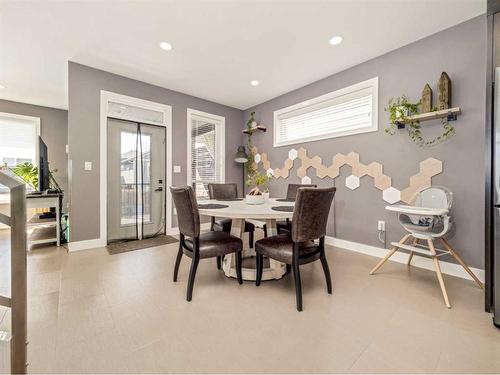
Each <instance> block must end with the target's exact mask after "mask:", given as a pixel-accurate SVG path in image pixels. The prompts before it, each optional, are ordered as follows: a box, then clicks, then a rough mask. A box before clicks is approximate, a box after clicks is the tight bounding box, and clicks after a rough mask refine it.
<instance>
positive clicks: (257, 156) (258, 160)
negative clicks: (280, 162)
mask: <svg viewBox="0 0 500 375" xmlns="http://www.w3.org/2000/svg"><path fill="white" fill-rule="evenodd" d="M253 160H254V161H255V162H256V163H257V164H259V163H260V154H255V156H254V157H253Z"/></svg>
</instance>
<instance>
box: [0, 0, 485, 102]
mask: <svg viewBox="0 0 500 375" xmlns="http://www.w3.org/2000/svg"><path fill="white" fill-rule="evenodd" d="M485 11H486V0H412V1H410V0H351V1H348V0H331V1H312V0H309V1H308V0H302V1H291V0H290V1H286V0H282V1H279V0H274V1H255V0H254V1H238V0H233V1H217V2H215V1H201V0H199V1H181V0H178V1H71V2H69V1H67V2H63V1H31V2H29V1H6V0H2V1H0V84H2V85H4V86H6V88H5V89H1V90H0V98H2V99H9V100H15V101H20V102H26V103H33V104H39V105H45V106H50V107H58V108H67V102H68V95H67V80H68V77H67V61H68V60H71V61H75V62H78V63H81V64H85V65H90V66H93V67H96V68H99V69H103V70H107V71H110V72H113V73H116V74H120V75H124V76H127V77H131V78H135V79H138V80H141V81H145V82H148V83H152V84H155V85H158V86H163V87H166V88H169V89H172V90H177V91H180V92H184V93H187V94H191V95H194V96H198V97H201V98H204V99H209V100H212V101H215V102H218V103H222V104H226V105H229V106H233V107H237V108H240V109H246V108H248V107H250V106H252V105H255V104H258V103H261V102H264V101H266V100H269V99H271V98H273V97H276V96H278V95H280V94H283V93H286V92H288V91H291V90H293V89H296V88H299V87H301V86H304V85H306V84H308V83H311V82H314V81H316V80H318V79H320V78H323V77H326V76H328V75H331V74H333V73H336V72H339V71H341V70H344V69H346V68H348V67H350V66H353V65H356V64H359V63H361V62H363V61H366V60H368V59H371V58H373V57H376V56H379V55H381V54H384V53H386V52H388V51H391V50H393V49H396V48H398V47H401V46H403V45H406V44H408V43H411V42H413V41H415V40H418V39H421V38H423V37H425V36H428V35H430V34H433V33H436V32H438V31H440V30H443V29H445V28H448V27H450V26H453V25H455V24H458V23H460V22H463V21H465V20H467V19H470V18H473V17H475V16H477V15H480V14H483V13H485ZM334 35H341V36H343V37H344V42H343V43H342V44H341V45H339V46H336V47H333V46H330V45H329V43H328V40H329V39H330V37H332V36H334ZM160 41H168V42H170V43H171V44H172V45H173V50H172V51H170V52H165V51H163V50H161V49H160V48H159V47H158V44H159V42H160ZM478 42H479V41H478ZM253 79H257V80H259V81H260V83H261V84H260V85H259V86H257V87H252V86H250V81H251V80H253Z"/></svg>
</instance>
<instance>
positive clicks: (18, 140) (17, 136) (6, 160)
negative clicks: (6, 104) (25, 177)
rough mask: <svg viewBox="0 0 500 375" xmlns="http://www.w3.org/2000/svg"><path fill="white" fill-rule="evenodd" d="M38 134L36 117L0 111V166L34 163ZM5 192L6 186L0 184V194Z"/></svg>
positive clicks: (6, 190) (38, 123)
mask: <svg viewBox="0 0 500 375" xmlns="http://www.w3.org/2000/svg"><path fill="white" fill-rule="evenodd" d="M39 134H40V119H39V118H38V117H30V116H21V115H14V114H10V113H0V167H3V168H5V167H7V168H13V167H15V166H16V165H19V164H23V163H32V164H35V165H36V164H37V153H38V135H39ZM7 192H8V189H7V188H6V187H4V186H0V194H5V193H7ZM4 198H5V197H4Z"/></svg>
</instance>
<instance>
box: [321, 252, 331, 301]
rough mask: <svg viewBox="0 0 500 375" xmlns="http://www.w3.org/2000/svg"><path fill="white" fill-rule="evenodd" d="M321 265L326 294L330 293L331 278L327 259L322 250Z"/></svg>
mask: <svg viewBox="0 0 500 375" xmlns="http://www.w3.org/2000/svg"><path fill="white" fill-rule="evenodd" d="M319 259H320V260H321V265H322V266H323V272H324V273H325V280H326V290H327V291H328V294H332V278H331V276H330V269H329V268H328V261H327V260H326V256H325V252H324V251H323V252H322V254H321V257H320V258H319Z"/></svg>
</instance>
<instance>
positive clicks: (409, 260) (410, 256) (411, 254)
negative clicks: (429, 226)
mask: <svg viewBox="0 0 500 375" xmlns="http://www.w3.org/2000/svg"><path fill="white" fill-rule="evenodd" d="M417 245H418V238H414V239H413V243H412V246H417ZM413 254H414V252H413V251H410V255H409V256H408V262H406V264H407V265H408V266H410V265H411V260H412V259H413Z"/></svg>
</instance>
